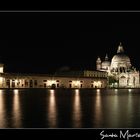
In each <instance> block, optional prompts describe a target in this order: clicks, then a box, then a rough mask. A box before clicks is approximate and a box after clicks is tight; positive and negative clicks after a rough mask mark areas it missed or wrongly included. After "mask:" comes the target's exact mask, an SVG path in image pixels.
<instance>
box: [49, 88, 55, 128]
mask: <svg viewBox="0 0 140 140" xmlns="http://www.w3.org/2000/svg"><path fill="white" fill-rule="evenodd" d="M48 121H49V127H51V128H52V127H56V126H57V111H56V100H55V90H53V89H51V90H49V104H48Z"/></svg>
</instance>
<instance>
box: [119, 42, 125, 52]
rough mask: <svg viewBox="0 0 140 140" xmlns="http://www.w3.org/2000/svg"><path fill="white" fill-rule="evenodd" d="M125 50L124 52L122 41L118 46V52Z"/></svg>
mask: <svg viewBox="0 0 140 140" xmlns="http://www.w3.org/2000/svg"><path fill="white" fill-rule="evenodd" d="M123 52H124V49H123V46H122V43H121V42H120V45H119V46H118V50H117V53H123Z"/></svg>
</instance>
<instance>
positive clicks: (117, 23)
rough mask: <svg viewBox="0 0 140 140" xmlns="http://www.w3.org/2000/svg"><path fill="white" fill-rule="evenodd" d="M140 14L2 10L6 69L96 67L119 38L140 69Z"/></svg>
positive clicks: (0, 47) (0, 46)
mask: <svg viewBox="0 0 140 140" xmlns="http://www.w3.org/2000/svg"><path fill="white" fill-rule="evenodd" d="M139 19H140V13H121V12H118V13H111V12H110V13H105V12H98V13H97V12H91V13H89V12H87V13H84V12H79V13H74V12H69V13H66V12H63V13H62V12H60V13H59V12H55V13H54V12H52V13H51V12H44V13H41V12H40V13H37V12H33V13H25V12H24V13H2V12H1V13H0V61H1V62H2V63H4V64H5V71H6V72H14V73H16V72H19V73H54V72H55V71H57V70H60V69H61V68H62V67H69V69H70V70H84V69H88V70H95V66H96V58H97V56H101V58H102V59H104V56H105V54H106V53H108V56H109V58H112V56H113V55H114V54H116V51H117V47H118V45H119V42H122V45H123V46H124V50H125V52H126V54H127V55H128V56H130V59H131V62H132V65H134V66H135V67H136V68H137V69H140V61H139V60H140V51H139V47H140V21H139Z"/></svg>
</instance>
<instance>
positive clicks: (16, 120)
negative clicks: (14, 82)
mask: <svg viewBox="0 0 140 140" xmlns="http://www.w3.org/2000/svg"><path fill="white" fill-rule="evenodd" d="M13 92H14V97H13V111H12V114H13V125H14V127H18V128H19V127H21V126H22V124H21V108H20V101H19V96H20V95H19V91H18V89H15V90H14V91H13Z"/></svg>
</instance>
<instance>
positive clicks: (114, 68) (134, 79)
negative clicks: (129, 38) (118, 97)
mask: <svg viewBox="0 0 140 140" xmlns="http://www.w3.org/2000/svg"><path fill="white" fill-rule="evenodd" d="M96 69H97V71H104V72H107V73H108V87H119V88H138V87H139V84H140V78H139V76H140V75H139V71H137V70H136V68H134V66H132V64H131V61H130V58H129V57H128V56H127V55H126V54H125V53H124V48H123V46H122V44H121V43H120V45H119V46H118V49H117V54H115V55H114V56H113V58H112V60H111V62H110V61H109V59H108V56H107V55H106V56H105V60H104V61H101V59H100V57H98V58H97V61H96Z"/></svg>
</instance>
